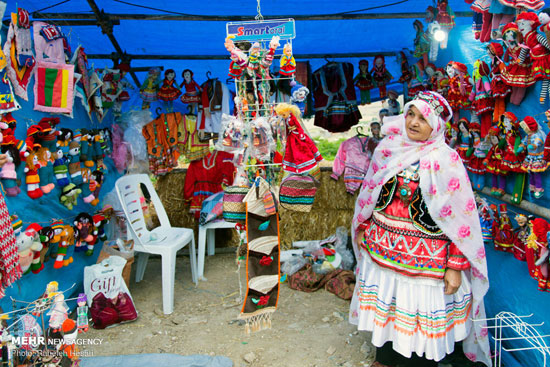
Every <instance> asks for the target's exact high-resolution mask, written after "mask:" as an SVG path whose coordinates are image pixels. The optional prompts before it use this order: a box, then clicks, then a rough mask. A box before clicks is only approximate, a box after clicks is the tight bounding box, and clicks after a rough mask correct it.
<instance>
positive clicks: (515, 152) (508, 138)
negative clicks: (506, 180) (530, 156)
mask: <svg viewBox="0 0 550 367" xmlns="http://www.w3.org/2000/svg"><path fill="white" fill-rule="evenodd" d="M500 128H501V130H502V131H504V146H503V150H504V154H503V156H502V161H501V162H502V167H503V168H504V169H506V170H507V171H508V172H515V173H516V175H515V183H514V191H513V193H512V195H511V196H512V198H511V200H512V202H513V203H516V204H517V203H519V202H520V201H521V198H522V197H523V186H524V182H525V174H524V171H523V168H522V162H523V160H524V158H525V149H524V147H522V146H521V137H520V134H519V122H518V119H517V118H516V116H515V115H514V114H513V113H512V112H505V113H504V114H503V115H502V116H501V118H500Z"/></svg>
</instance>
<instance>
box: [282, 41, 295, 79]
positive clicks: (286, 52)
mask: <svg viewBox="0 0 550 367" xmlns="http://www.w3.org/2000/svg"><path fill="white" fill-rule="evenodd" d="M279 74H281V75H282V76H283V77H289V78H292V79H293V80H294V74H296V61H295V60H294V56H292V44H291V43H290V42H287V43H286V44H285V46H284V47H283V55H282V56H281V65H280V69H279Z"/></svg>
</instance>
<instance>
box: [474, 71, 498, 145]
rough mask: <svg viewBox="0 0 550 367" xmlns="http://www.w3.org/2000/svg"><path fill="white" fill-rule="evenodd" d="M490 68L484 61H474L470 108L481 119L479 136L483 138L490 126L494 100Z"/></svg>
mask: <svg viewBox="0 0 550 367" xmlns="http://www.w3.org/2000/svg"><path fill="white" fill-rule="evenodd" d="M489 74H490V69H489V65H487V63H485V61H481V60H477V61H476V62H475V63H474V73H473V81H474V83H473V86H472V91H471V93H470V101H471V102H472V109H473V110H474V112H475V114H476V115H477V116H478V117H479V120H480V121H481V137H482V138H484V137H485V136H486V135H487V132H488V131H489V128H490V127H491V123H492V120H493V110H494V105H495V100H494V98H493V95H492V93H491V92H492V91H491V80H490V79H489Z"/></svg>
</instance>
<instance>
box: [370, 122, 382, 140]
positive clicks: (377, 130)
mask: <svg viewBox="0 0 550 367" xmlns="http://www.w3.org/2000/svg"><path fill="white" fill-rule="evenodd" d="M370 131H371V133H372V136H374V137H375V138H378V137H380V125H378V124H373V125H371V127H370Z"/></svg>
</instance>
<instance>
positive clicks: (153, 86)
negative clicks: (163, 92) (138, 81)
mask: <svg viewBox="0 0 550 367" xmlns="http://www.w3.org/2000/svg"><path fill="white" fill-rule="evenodd" d="M159 75H160V70H159V69H158V68H151V69H149V72H148V74H147V79H145V81H144V82H143V84H142V85H141V87H140V89H139V90H140V95H141V99H142V100H143V104H142V105H141V109H143V110H146V109H148V108H149V107H150V106H151V102H155V101H156V100H157V93H158V90H159V85H160V82H159V80H158V79H159Z"/></svg>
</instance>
